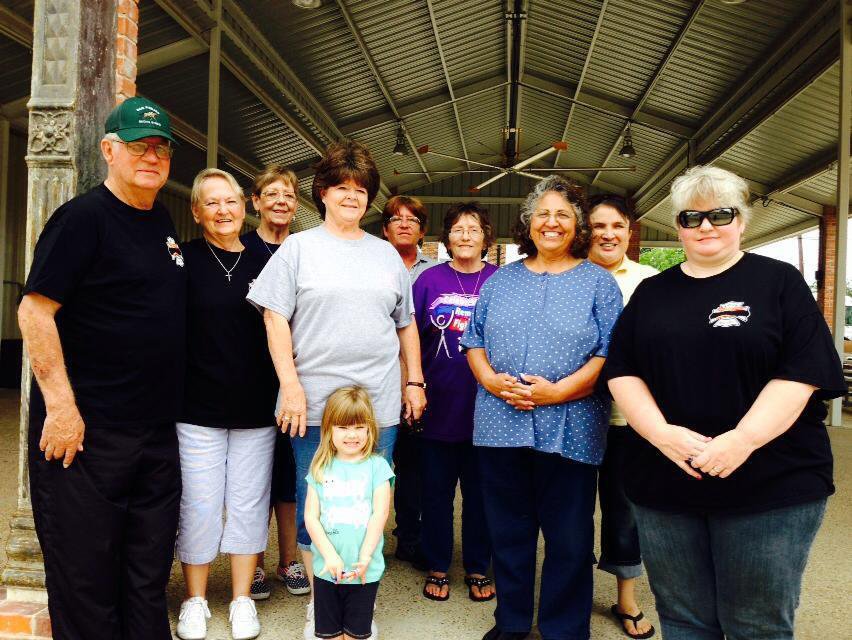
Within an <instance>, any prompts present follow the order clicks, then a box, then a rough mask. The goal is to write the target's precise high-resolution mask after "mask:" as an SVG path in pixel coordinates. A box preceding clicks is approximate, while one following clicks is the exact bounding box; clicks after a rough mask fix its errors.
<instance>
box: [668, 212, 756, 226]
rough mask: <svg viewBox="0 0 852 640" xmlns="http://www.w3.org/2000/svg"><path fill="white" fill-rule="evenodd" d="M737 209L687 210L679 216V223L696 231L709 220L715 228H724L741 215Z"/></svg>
mask: <svg viewBox="0 0 852 640" xmlns="http://www.w3.org/2000/svg"><path fill="white" fill-rule="evenodd" d="M739 213H740V212H739V210H738V209H737V208H736V207H719V208H718V209H710V210H709V211H693V210H691V209H687V210H686V211H681V212H680V213H679V214H677V223H678V224H679V225H680V226H681V227H683V228H684V229H695V228H697V227H700V226H701V224H702V223H703V222H704V220H705V219H706V220H709V221H710V224H712V225H713V226H714V227H724V226H725V225H729V224H731V223H732V222H733V221H734V218H736V217H737V216H738V215H739Z"/></svg>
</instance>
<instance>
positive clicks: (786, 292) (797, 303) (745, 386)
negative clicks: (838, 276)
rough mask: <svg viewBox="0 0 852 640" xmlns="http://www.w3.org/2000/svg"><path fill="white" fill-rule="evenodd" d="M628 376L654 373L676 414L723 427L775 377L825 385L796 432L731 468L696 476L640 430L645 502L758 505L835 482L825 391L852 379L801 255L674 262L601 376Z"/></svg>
mask: <svg viewBox="0 0 852 640" xmlns="http://www.w3.org/2000/svg"><path fill="white" fill-rule="evenodd" d="M620 376H638V377H640V378H642V380H644V381H645V383H646V384H647V385H648V388H649V389H650V391H651V395H652V396H653V397H654V399H655V400H656V402H657V405H658V406H659V407H660V410H661V411H662V413H663V415H664V416H665V418H666V420H667V421H668V422H669V423H670V424H676V425H681V426H684V427H688V428H689V429H692V430H694V431H697V432H699V433H701V434H704V435H706V436H711V437H713V436H718V435H720V434H722V433H724V432H726V431H728V430H730V429H733V428H735V427H736V426H737V424H738V422H739V420H740V419H741V418H742V417H743V416H744V415H745V414H746V413H747V411H748V410H749V408H750V407H751V405H752V404H753V403H754V401H755V399H756V398H757V396H758V394H759V393H760V391H761V390H762V389H763V388H764V387H765V386H766V384H767V383H768V382H769V381H770V380H773V379H781V380H793V381H797V382H803V383H806V384H809V385H813V386H815V387H817V388H818V390H817V391H815V392H814V394H813V396H812V398H811V399H810V401H809V402H808V404H807V406H806V407H805V409H804V411H803V412H802V414H801V416H800V417H799V418H798V419H797V420H796V422H795V423H794V424H793V426H792V427H790V429H789V430H788V431H786V432H785V433H783V434H782V435H780V436H778V437H777V438H775V439H774V440H772V441H770V442H769V443H767V444H766V445H764V446H763V447H761V448H760V449H758V450H757V451H755V452H754V453H752V454H751V456H750V457H749V458H748V460H746V462H745V463H744V464H743V465H742V466H741V467H740V468H739V469H737V470H736V471H734V473H732V474H731V475H730V476H729V477H728V478H724V479H723V478H715V477H712V476H709V475H704V477H703V478H702V479H701V480H696V479H694V478H691V477H689V476H688V475H687V474H686V473H684V472H683V471H682V470H680V469H679V468H678V467H677V466H676V465H675V464H674V463H673V462H671V461H670V460H669V459H668V458H666V457H665V456H664V455H663V454H662V453H661V452H660V451H659V450H657V449H656V448H655V447H654V446H653V445H651V444H650V443H649V442H647V441H646V440H644V439H643V438H641V437H640V436H638V435H637V434H636V433H635V432H632V431H631V434H632V436H633V444H634V445H635V446H634V449H633V453H632V455H631V456H630V462H629V463H628V468H627V469H625V474H626V476H625V477H626V487H627V493H628V496H629V497H630V499H631V500H633V501H634V502H636V503H637V504H639V505H643V506H646V507H650V508H656V509H661V510H666V511H677V510H698V511H707V512H709V511H715V512H726V513H737V512H744V513H747V512H754V511H760V510H766V509H773V508H777V507H783V506H788V505H793V504H801V503H804V502H808V501H811V500H816V499H819V498H824V497H826V496H828V495H830V494H832V493H833V492H834V485H833V484H832V456H831V448H830V445H829V440H828V434H827V432H826V429H825V426H824V424H823V420H824V419H825V415H826V411H825V407H824V405H823V403H822V400H824V399H828V398H835V397H838V396H840V395H842V394H844V393H845V392H846V384H845V381H844V378H843V372H842V368H841V365H840V359H839V357H838V355H837V351H836V350H835V348H834V344H833V343H832V340H831V335H830V334H829V331H828V326H827V325H826V323H825V320H824V319H823V317H822V315H821V314H820V312H819V309H818V308H817V305H816V302H815V301H814V298H813V295H812V294H811V291H810V289H808V287H807V285H806V284H805V282H804V280H803V279H802V277H801V275H800V274H799V272H798V271H797V270H796V269H795V268H793V267H792V266H790V265H788V264H785V263H783V262H779V261H777V260H772V259H771V258H765V257H763V256H759V255H754V254H745V255H744V256H743V258H742V259H741V260H740V261H739V262H738V263H737V264H735V265H734V266H733V267H731V268H730V269H728V270H726V271H724V272H723V273H720V274H718V275H716V276H712V277H709V278H692V277H689V276H687V275H686V274H684V273H683V272H682V270H681V269H680V268H678V267H674V268H672V269H669V270H667V271H664V272H663V273H661V274H660V275H658V276H654V277H652V278H648V279H647V280H644V281H643V282H642V283H641V284H640V285H639V287H638V288H637V289H636V292H635V293H634V294H633V297H632V298H631V300H630V303H629V304H628V305H627V307H626V308H625V309H624V312H623V313H622V316H621V318H620V319H619V321H618V324H617V325H616V327H615V330H614V331H613V338H612V342H611V343H610V348H609V356H608V357H607V361H606V364H605V365H604V369H603V371H602V373H601V381H602V383H604V382H605V381H606V380H609V379H612V378H617V377H620Z"/></svg>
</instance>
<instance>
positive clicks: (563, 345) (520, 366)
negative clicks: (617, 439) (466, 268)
mask: <svg viewBox="0 0 852 640" xmlns="http://www.w3.org/2000/svg"><path fill="white" fill-rule="evenodd" d="M620 313H621V292H620V291H619V289H618V285H617V284H616V282H615V279H614V278H613V277H612V276H611V275H610V274H609V272H608V271H606V270H605V269H603V268H601V267H599V266H597V265H594V264H592V263H591V262H588V261H583V262H581V263H580V264H579V265H578V266H576V267H574V268H573V269H570V270H568V271H565V272H563V273H558V274H555V275H554V274H548V273H534V272H532V271H530V270H529V269H528V268H527V267H526V266H525V265H524V263H523V261H518V262H513V263H512V264H509V265H507V266H505V267H503V268H501V269H499V270H498V271H497V272H496V273H495V274H494V275H493V276H491V278H489V279H488V280H487V281H486V282H485V284H483V285H482V289H481V292H480V297H479V301H478V302H477V304H476V309H475V310H474V315H473V319H472V321H471V322H470V323H469V324H468V326H467V329H466V330H465V333H464V335H463V336H462V339H461V342H460V343H461V345H462V346H463V347H465V348H468V349H472V348H483V349H485V353H486V355H487V356H488V361H489V362H490V363H491V366H492V367H493V368H494V370H495V371H497V372H498V373H502V372H506V373H509V374H511V375H513V376H519V375H520V374H521V373H526V374H535V375H539V376H542V377H544V378H547V379H548V380H550V381H551V382H556V381H557V380H559V379H561V378H564V377H565V376H568V375H570V374H571V373H573V372H575V371H576V370H577V369H579V368H580V367H582V366H583V365H584V364H585V363H586V362H588V360H589V358H592V357H594V356H601V357H606V354H607V349H608V347H609V340H610V334H611V332H612V328H613V326H614V325H615V321H616V320H617V319H618V316H619V314H620ZM608 420H609V401H608V399H606V398H604V397H602V396H600V395H597V394H593V395H591V396H587V397H586V398H582V399H580V400H574V401H572V402H566V403H563V404H559V405H549V406H543V407H536V408H535V409H533V410H532V411H518V410H517V409H515V408H514V407H512V406H510V405H508V404H506V402H505V401H504V400H502V399H500V398H498V397H496V396H493V395H492V394H490V393H489V392H488V391H486V390H485V388H484V387H482V386H481V385H480V386H479V388H478V390H477V395H476V409H475V412H474V431H473V444H474V445H477V446H481V447H532V448H533V449H535V450H536V451H542V452H546V453H558V454H560V455H562V456H564V457H566V458H569V459H571V460H576V461H578V462H584V463H587V464H594V465H599V464H600V463H601V461H602V460H603V454H604V449H605V447H606V430H607V425H608Z"/></svg>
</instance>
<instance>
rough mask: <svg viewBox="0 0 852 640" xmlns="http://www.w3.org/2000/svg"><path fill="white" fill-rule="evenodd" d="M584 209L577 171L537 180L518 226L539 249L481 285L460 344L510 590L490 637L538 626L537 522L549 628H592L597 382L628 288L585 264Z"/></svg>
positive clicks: (601, 410)
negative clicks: (471, 380)
mask: <svg viewBox="0 0 852 640" xmlns="http://www.w3.org/2000/svg"><path fill="white" fill-rule="evenodd" d="M584 206H585V197H584V193H583V191H582V189H581V188H580V187H579V186H578V185H576V184H574V183H573V182H571V181H569V180H566V179H565V178H562V177H560V176H548V177H547V178H545V179H544V180H542V181H541V182H539V183H538V184H537V185H536V187H535V189H534V190H533V192H532V193H531V194H530V195H529V196H528V197H527V200H526V202H525V203H524V204H523V206H522V208H521V215H520V218H519V220H518V225H517V227H516V232H515V239H516V241H517V242H518V244H519V250H520V251H521V252H522V253H525V254H526V256H527V257H526V258H525V259H524V260H519V261H518V262H514V263H512V264H509V265H506V266H505V267H502V268H501V269H499V270H498V271H497V272H496V273H495V274H494V275H493V276H491V277H490V278H489V279H488V281H487V282H486V283H485V284H484V285H483V286H482V289H481V291H480V294H479V300H478V301H477V303H476V308H475V310H474V313H473V316H472V318H471V320H470V322H469V324H468V325H467V329H466V330H465V333H464V335H463V336H462V338H461V342H460V344H461V345H462V347H464V348H466V349H467V359H468V363H469V364H470V368H471V370H472V371H473V375H474V376H475V377H476V379H477V381H478V382H479V388H478V390H477V394H476V405H475V410H474V420H473V423H474V424H473V444H474V447H475V448H476V453H477V456H478V458H479V472H480V476H481V483H482V495H483V499H484V503H485V519H486V522H487V525H488V533H489V534H490V536H491V544H492V563H493V566H494V579H495V583H496V584H495V586H496V588H497V592H498V593H499V597H498V599H497V609H496V611H495V613H494V618H495V623H496V624H495V626H494V628H493V629H491V630H490V631H488V633H486V634H485V636H484V638H483V640H522V639H523V638H526V637H527V636H528V635H529V633H530V630H531V627H532V622H533V613H534V609H533V603H534V593H535V572H536V550H537V546H538V536H539V531H541V533H542V534H543V535H544V540H545V556H544V563H543V565H542V572H541V595H540V598H539V606H538V628H539V631H540V632H541V637H542V638H543V639H544V640H557V639H561V638H588V637H589V620H590V617H591V612H592V557H593V552H592V546H593V539H594V523H593V515H594V511H595V494H596V480H597V466H598V465H599V464H600V463H601V460H602V459H603V453H604V447H605V444H606V430H607V422H608V417H609V402H608V401H607V399H605V398H603V397H601V396H600V395H599V394H596V393H595V392H594V385H595V381H596V380H597V377H598V373H599V372H600V369H601V366H602V365H603V362H604V360H605V358H606V356H607V349H608V346H609V337H610V332H611V331H612V327H613V325H614V324H615V321H616V319H617V318H618V314H619V313H620V312H621V292H620V291H619V289H618V285H617V284H616V282H615V279H614V278H613V277H612V276H611V275H610V274H609V272H608V271H607V270H606V269H603V268H602V267H599V266H598V265H595V264H592V263H591V262H589V261H588V260H585V257H586V255H587V252H588V247H589V226H588V220H587V218H586V213H585V211H584Z"/></svg>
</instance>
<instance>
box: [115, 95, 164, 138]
mask: <svg viewBox="0 0 852 640" xmlns="http://www.w3.org/2000/svg"><path fill="white" fill-rule="evenodd" d="M104 130H105V131H106V133H115V134H116V135H118V137H119V138H121V139H122V140H124V141H125V142H133V141H134V140H139V139H140V138H148V137H151V136H159V137H161V138H166V139H168V140H171V141H172V142H174V143H177V140H175V137H174V135H173V134H172V125H171V121H170V120H169V114H167V113H166V110H165V109H163V108H162V107H161V106H160V105H158V104H157V103H156V102H154V101H153V100H148V99H146V98H139V97H135V98H128V99H127V100H125V101H124V102H122V103H121V104H120V105H118V106H117V107H116V108H115V109H113V110H112V113H110V114H109V117H108V118H107V120H106V124H105V125H104Z"/></svg>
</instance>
